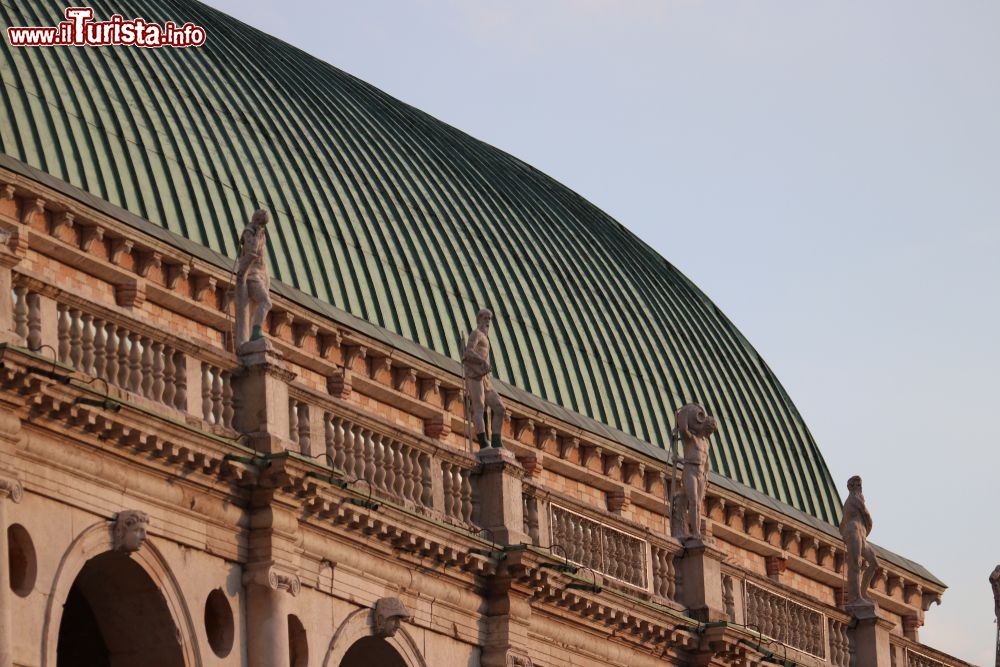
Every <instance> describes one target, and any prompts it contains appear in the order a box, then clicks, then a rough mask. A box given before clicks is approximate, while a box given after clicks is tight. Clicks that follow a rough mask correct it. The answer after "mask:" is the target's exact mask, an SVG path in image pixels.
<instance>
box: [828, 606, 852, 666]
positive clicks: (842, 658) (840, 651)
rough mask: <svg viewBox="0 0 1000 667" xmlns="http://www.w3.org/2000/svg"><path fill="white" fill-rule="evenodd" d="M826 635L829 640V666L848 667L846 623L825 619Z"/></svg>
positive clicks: (849, 653)
mask: <svg viewBox="0 0 1000 667" xmlns="http://www.w3.org/2000/svg"><path fill="white" fill-rule="evenodd" d="M827 634H828V636H829V639H830V664H831V665H833V666H834V667H850V665H851V641H850V639H849V638H848V637H847V623H844V622H843V621H840V620H838V619H835V618H827Z"/></svg>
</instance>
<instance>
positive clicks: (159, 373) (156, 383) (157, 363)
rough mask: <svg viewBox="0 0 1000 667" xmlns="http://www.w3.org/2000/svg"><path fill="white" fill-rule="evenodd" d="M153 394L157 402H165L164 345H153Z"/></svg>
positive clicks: (156, 343) (157, 343)
mask: <svg viewBox="0 0 1000 667" xmlns="http://www.w3.org/2000/svg"><path fill="white" fill-rule="evenodd" d="M151 391H152V392H153V393H152V395H150V398H152V399H153V400H154V401H156V402H160V401H162V400H163V343H160V342H159V341H157V342H155V343H153V386H152V388H151Z"/></svg>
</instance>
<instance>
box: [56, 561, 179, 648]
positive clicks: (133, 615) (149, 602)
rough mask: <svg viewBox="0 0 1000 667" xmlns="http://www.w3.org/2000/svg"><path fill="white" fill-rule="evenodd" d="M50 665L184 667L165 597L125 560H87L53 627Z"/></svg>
mask: <svg viewBox="0 0 1000 667" xmlns="http://www.w3.org/2000/svg"><path fill="white" fill-rule="evenodd" d="M56 655H57V658H56V667H184V664H185V663H184V657H183V653H182V650H181V642H180V633H179V632H178V630H177V626H176V624H175V623H174V620H173V618H172V617H171V614H170V610H169V609H168V607H167V602H166V599H165V598H164V597H163V594H162V593H161V592H160V590H159V588H157V586H156V584H155V583H154V581H153V580H152V579H151V578H150V577H149V575H148V574H146V571H145V570H143V568H142V567H141V566H140V565H139V564H138V563H136V562H135V561H134V560H132V559H131V558H129V557H128V556H126V555H124V554H120V553H116V552H111V551H109V552H105V553H102V554H100V555H98V556H95V557H93V558H91V559H90V560H88V561H87V562H86V564H85V565H84V566H83V568H82V569H81V570H80V573H79V574H78V575H77V577H76V579H75V580H74V581H73V585H72V587H71V588H70V590H69V594H68V596H67V597H66V604H65V606H64V609H63V614H62V619H61V621H60V623H59V638H58V647H57V653H56Z"/></svg>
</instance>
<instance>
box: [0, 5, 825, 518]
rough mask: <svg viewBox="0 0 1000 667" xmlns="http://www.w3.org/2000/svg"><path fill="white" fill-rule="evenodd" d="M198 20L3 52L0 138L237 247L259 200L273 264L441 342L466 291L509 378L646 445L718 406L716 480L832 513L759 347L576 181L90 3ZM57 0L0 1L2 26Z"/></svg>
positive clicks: (164, 222)
mask: <svg viewBox="0 0 1000 667" xmlns="http://www.w3.org/2000/svg"><path fill="white" fill-rule="evenodd" d="M90 4H91V5H92V6H93V7H94V10H95V14H96V16H97V18H98V19H104V18H107V17H110V16H111V15H112V14H113V13H119V14H122V15H124V16H125V17H126V18H131V17H133V16H140V17H143V18H146V19H149V20H153V21H158V22H161V23H162V22H165V21H167V20H174V21H178V22H181V23H183V22H185V21H193V22H195V23H197V24H199V25H202V26H204V27H205V28H206V29H207V33H208V41H207V43H206V44H205V46H203V47H201V48H192V49H179V50H173V49H155V50H150V49H140V48H125V47H113V48H66V47H57V48H49V49H14V48H11V47H10V46H9V45H8V44H7V42H6V40H4V45H3V51H2V58H0V68H2V69H0V75H2V79H3V89H4V95H3V101H2V102H0V150H2V152H3V153H5V154H7V155H9V156H11V157H13V158H15V159H17V160H21V161H23V162H25V163H27V164H29V165H31V166H34V167H37V168H38V169H40V170H42V171H45V172H47V173H49V174H51V175H53V176H55V177H56V178H59V179H62V180H65V181H67V182H68V183H70V184H72V185H75V186H77V187H80V188H82V189H83V190H86V191H88V192H90V193H92V194H93V195H95V196H97V197H100V198H102V199H104V200H107V201H108V202H111V203H112V204H115V205H117V206H120V207H122V208H125V209H126V210H128V211H130V212H131V213H133V214H135V215H137V216H139V217H141V218H144V219H147V220H149V221H151V222H153V223H155V224H156V225H159V226H162V227H163V228H165V229H168V230H170V231H172V232H175V233H177V234H179V235H181V236H184V237H186V238H188V239H191V240H192V241H195V242H197V243H199V244H203V245H205V246H207V247H209V248H211V249H213V250H215V251H217V252H219V253H222V254H223V255H228V256H235V254H236V244H237V239H238V236H239V230H240V229H242V226H243V224H244V223H245V220H246V218H247V216H248V214H249V212H250V211H251V210H252V209H253V208H254V207H256V206H258V205H262V206H266V207H267V208H269V209H271V211H272V214H273V215H272V217H273V220H274V226H275V232H276V233H272V235H271V237H270V238H271V244H270V258H269V260H270V266H271V269H272V275H274V277H275V278H277V279H279V280H281V281H283V282H286V283H288V284H290V285H292V286H294V287H296V288H298V289H300V290H302V291H303V292H305V293H307V294H310V295H313V296H315V297H316V298H318V299H320V300H322V301H325V302H327V303H329V304H332V305H333V306H336V307H337V308H341V309H343V310H345V311H347V312H349V313H351V314H353V315H355V316H357V317H359V318H362V319H365V320H368V321H370V322H372V323H373V324H376V325H378V326H380V327H384V328H386V329H388V330H390V331H392V332H395V333H398V334H400V335H401V336H403V337H405V338H407V339H409V340H412V341H414V342H416V343H419V344H420V345H423V346H426V347H428V348H431V349H432V350H435V351H437V352H440V353H442V354H444V355H447V356H450V357H452V358H457V357H458V349H459V345H460V341H461V339H462V337H464V335H465V334H466V333H467V331H468V329H469V328H470V326H471V324H472V322H473V321H474V318H475V313H476V311H477V310H478V308H479V307H480V306H482V305H488V306H490V307H492V308H493V310H494V311H495V313H496V329H495V334H494V336H493V339H494V341H495V342H494V352H495V362H496V363H495V365H496V369H497V373H498V374H499V376H500V377H501V378H502V379H503V380H505V381H507V382H509V383H510V384H512V385H514V386H516V387H519V388H521V389H523V390H526V391H528V392H531V393H533V394H536V395H538V396H540V397H542V398H544V399H546V400H548V401H551V402H553V403H556V404H559V405H561V406H563V407H565V408H567V409H569V410H572V411H575V412H578V413H581V414H583V415H586V416H588V417H591V418H593V419H595V420H597V421H599V422H602V423H604V424H607V425H608V426H611V427H613V428H615V429H619V430H621V431H624V432H626V433H628V434H631V435H633V436H635V437H636V438H638V439H640V440H643V441H646V442H649V443H653V444H654V445H657V446H662V445H663V444H664V443H666V441H667V437H668V433H669V430H670V419H671V415H672V414H673V412H674V411H675V409H676V408H677V407H679V406H680V405H682V404H684V403H685V402H688V401H698V402H700V403H702V404H704V405H705V407H706V408H707V409H708V410H709V411H710V412H712V413H713V414H715V415H716V416H718V417H719V418H720V420H721V424H722V429H721V431H720V433H719V442H720V446H719V447H716V448H715V449H714V452H713V459H712V465H713V467H714V469H715V470H716V471H718V472H719V473H720V474H722V475H724V476H726V477H729V478H731V479H734V480H736V481H738V482H741V483H743V484H746V485H748V486H750V487H752V488H754V489H757V490H759V491H761V492H763V493H765V494H767V495H769V496H771V497H773V498H775V499H778V500H781V501H783V502H785V503H788V504H790V505H792V506H794V507H796V508H798V509H800V510H802V511H804V512H806V513H808V514H810V515H812V516H815V517H817V518H819V519H822V520H825V521H828V522H836V521H837V520H838V518H839V513H840V500H839V495H838V493H837V490H836V487H835V486H834V484H833V481H832V479H831V477H830V474H829V471H828V469H827V467H826V464H825V462H824V461H823V457H822V455H821V454H820V452H819V449H818V447H817V446H816V444H815V442H814V441H813V439H812V437H811V435H810V434H809V431H808V429H807V427H806V425H805V423H804V422H803V420H802V418H801V417H800V415H799V413H798V411H797V410H796V409H795V406H794V405H793V404H792V402H791V400H790V399H789V397H788V395H787V394H786V393H785V391H784V389H783V388H782V387H781V385H780V384H779V382H778V381H777V379H776V378H775V376H774V374H773V373H772V372H771V371H770V369H769V368H768V367H767V365H766V364H765V363H764V361H763V360H762V359H761V358H760V356H759V355H758V354H757V352H756V351H755V350H754V349H753V348H752V347H751V346H750V344H749V343H748V342H747V341H746V339H745V338H744V337H743V336H742V335H741V334H740V333H739V331H737V329H736V328H735V327H734V326H733V324H732V323H731V322H730V321H729V320H728V319H727V318H726V317H725V316H724V315H723V314H722V313H721V312H720V311H719V310H718V308H716V306H715V305H714V304H713V303H712V302H711V301H710V300H709V299H708V298H707V297H706V296H705V295H704V294H702V293H701V292H700V291H699V290H698V288H697V287H695V286H694V285H693V284H692V283H691V282H690V281H689V280H688V279H687V278H686V277H684V276H683V275H682V274H681V273H680V272H679V271H677V270H676V269H675V268H674V267H673V266H672V265H671V264H670V263H669V262H667V261H666V260H665V259H664V258H662V257H661V256H659V255H658V254H657V253H656V252H655V251H653V250H652V249H651V248H649V247H648V246H647V245H646V244H644V243H643V242H642V241H640V240H639V239H638V238H637V237H635V236H634V235H633V234H631V233H630V232H629V231H628V230H627V229H625V228H624V227H623V226H622V225H620V224H619V223H618V222H616V221H615V220H613V219H612V218H611V217H609V216H608V215H607V214H605V213H604V212H602V211H601V210H599V209H598V208H596V207H595V206H593V205H592V204H591V203H589V202H588V201H586V200H585V199H583V198H582V197H580V196H579V195H578V194H576V193H575V192H573V191H571V190H569V189H568V188H566V187H564V186H562V185H560V184H559V183H557V182H556V181H554V180H553V179H551V178H549V177H548V176H546V175H545V174H543V173H541V172H539V171H537V170H536V169H534V168H532V167H531V166H529V165H527V164H525V163H524V162H521V161H520V160H517V159H516V158H514V157H512V156H510V155H508V154H506V153H504V152H502V151H500V150H498V149H496V148H493V147H492V146H489V145H487V144H484V143H483V142H481V141H478V140H476V139H474V138H472V137H470V136H468V135H466V134H464V133H462V132H460V131H458V130H456V129H455V128H453V127H450V126H448V125H447V124H445V123H442V122H441V121H438V120H436V119H434V118H432V117H430V116H429V115H427V114H425V113H423V112H421V111H419V110H417V109H414V108H413V107H410V106H408V105H406V104H403V103H402V102H400V101H398V100H396V99H394V98H392V97H390V96H389V95H387V94H385V93H383V92H382V91H380V90H378V89H376V88H374V87H372V86H370V85H368V84H366V83H364V82H363V81H360V80H358V79H356V78H354V77H352V76H350V75H349V74H346V73H344V72H342V71H340V70H338V69H336V68H334V67H332V66H330V65H328V64H326V63H324V62H321V61H319V60H317V59H315V58H313V57H311V56H309V55H307V54H305V53H303V52H302V51H300V50H298V49H295V48H294V47H291V46H289V45H288V44H285V43H283V42H281V41H279V40H277V39H275V38H273V37H270V36H268V35H266V34H264V33H262V32H260V31H258V30H255V29H253V28H251V27H249V26H246V25H244V24H242V23H240V22H239V21H237V20H235V19H233V18H231V17H229V16H226V15H225V14H222V13H220V12H218V11H215V10H213V9H211V8H209V7H206V6H204V5H201V4H199V3H197V2H193V1H191V0H115V2H114V3H113V5H111V4H110V3H107V2H104V1H103V0H97V1H96V2H93V3H90ZM64 7H65V4H63V3H60V2H58V1H56V0H18V1H17V2H16V4H15V3H13V2H12V1H11V0H0V23H2V27H4V28H6V27H7V26H9V25H55V24H56V23H57V22H58V21H59V20H60V19H61V18H62V12H63V9H64Z"/></svg>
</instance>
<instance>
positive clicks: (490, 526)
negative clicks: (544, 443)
mask: <svg viewBox="0 0 1000 667" xmlns="http://www.w3.org/2000/svg"><path fill="white" fill-rule="evenodd" d="M476 458H477V459H479V472H478V473H477V475H476V483H477V484H478V490H479V525H480V526H482V527H483V528H484V529H486V530H488V531H489V532H490V533H491V534H492V536H493V539H494V540H496V542H497V543H498V544H522V543H523V544H528V543H530V542H531V538H529V537H528V536H527V535H526V534H525V532H524V508H523V505H522V503H523V500H522V498H521V491H522V486H521V482H522V480H523V479H524V469H523V468H522V467H521V464H519V463H518V462H517V458H515V456H514V453H513V452H511V451H510V450H508V449H505V448H503V447H488V448H486V449H481V450H479V452H477V453H476Z"/></svg>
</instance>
